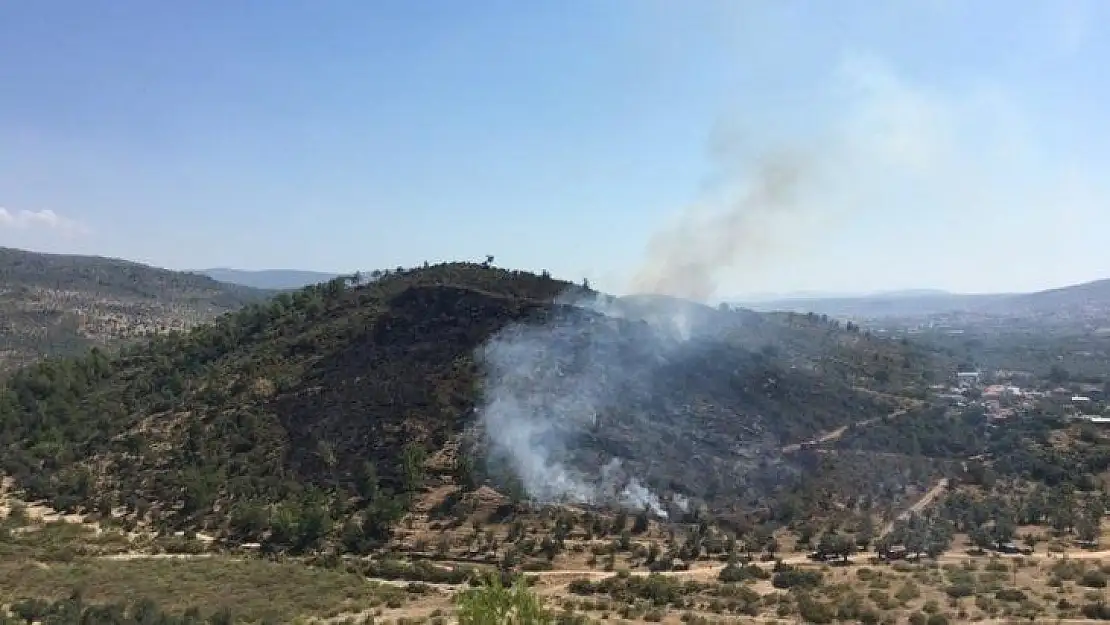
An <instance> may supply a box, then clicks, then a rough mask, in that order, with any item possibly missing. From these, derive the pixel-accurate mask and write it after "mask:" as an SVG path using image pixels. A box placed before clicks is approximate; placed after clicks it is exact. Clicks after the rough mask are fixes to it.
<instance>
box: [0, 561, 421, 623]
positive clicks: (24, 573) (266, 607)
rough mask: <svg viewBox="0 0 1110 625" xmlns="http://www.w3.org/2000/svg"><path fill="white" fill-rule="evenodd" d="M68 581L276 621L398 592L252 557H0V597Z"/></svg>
mask: <svg viewBox="0 0 1110 625" xmlns="http://www.w3.org/2000/svg"><path fill="white" fill-rule="evenodd" d="M74 588H79V589H81V591H82V593H83V595H84V597H85V598H86V600H88V601H91V602H98V603H107V602H116V601H124V600H131V599H134V598H137V597H145V598H148V599H151V600H153V601H154V602H155V603H157V604H158V605H159V606H160V607H161V608H162V609H163V610H167V611H172V612H177V611H184V610H186V609H188V608H190V607H197V608H200V609H201V610H202V611H203V612H205V613H212V612H216V611H220V610H224V609H226V610H229V611H230V612H232V613H233V614H235V615H236V616H237V617H240V618H245V619H248V620H252V621H259V620H263V619H269V620H278V621H281V622H288V621H290V620H292V619H293V618H295V617H298V616H321V617H329V616H334V615H336V614H340V613H342V612H358V611H362V610H367V609H370V608H372V607H375V606H378V605H381V604H383V603H386V602H391V603H394V604H396V602H397V601H404V597H405V592H404V591H403V590H402V589H400V588H395V587H391V586H384V585H375V584H371V583H369V582H367V581H366V579H365V578H363V577H361V576H359V575H356V574H352V573H344V572H342V571H330V570H324V569H316V568H311V567H307V566H305V565H304V564H300V563H281V562H270V561H265V560H258V559H243V560H234V559H230V558H226V557H215V558H205V559H198V560H173V559H155V560H152V559H145V560H126V561H110V560H99V559H93V558H79V559H76V560H73V561H71V562H54V563H43V562H38V561H34V560H25V559H24V560H18V561H11V560H8V559H4V560H2V561H0V603H11V602H13V601H17V600H19V599H24V598H31V597H40V598H51V599H57V598H62V597H65V596H67V595H68V594H69V593H70V592H71V590H72V589H74Z"/></svg>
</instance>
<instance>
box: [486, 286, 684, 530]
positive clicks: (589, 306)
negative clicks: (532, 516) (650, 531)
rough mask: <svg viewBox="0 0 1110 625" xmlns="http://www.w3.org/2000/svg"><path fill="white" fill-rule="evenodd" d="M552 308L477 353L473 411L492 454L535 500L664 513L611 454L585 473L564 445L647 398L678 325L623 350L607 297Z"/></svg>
mask: <svg viewBox="0 0 1110 625" xmlns="http://www.w3.org/2000/svg"><path fill="white" fill-rule="evenodd" d="M558 306H559V309H560V310H559V311H558V312H557V313H556V317H555V318H553V319H550V320H548V321H547V322H546V323H543V324H539V325H523V324H522V325H514V326H510V327H508V328H506V329H505V330H504V331H502V332H500V333H499V334H498V335H497V336H495V337H494V338H493V339H492V340H490V341H489V342H488V343H487V344H486V345H484V346H483V348H482V352H481V354H480V357H481V361H482V363H483V365H484V367H485V371H486V388H485V405H484V406H483V407H482V408H481V410H480V415H481V421H482V424H483V426H484V429H485V432H486V435H487V437H488V439H489V441H490V443H491V444H492V450H493V452H494V453H500V454H502V455H503V456H504V457H505V459H506V460H507V461H508V462H509V465H510V466H511V468H512V469H513V471H514V472H515V473H516V475H517V477H519V478H520V480H521V481H522V483H523V486H524V488H525V490H526V491H527V493H528V494H529V496H530V497H532V498H533V499H534V500H536V501H539V502H544V503H551V502H559V501H568V502H575V503H616V504H620V505H624V506H627V507H629V508H633V509H646V510H650V511H652V512H654V513H656V514H658V515H663V516H665V514H666V513H665V510H664V507H663V504H662V502H661V501H660V499H659V497H657V496H656V495H655V494H654V493H652V492H651V491H650V490H648V488H647V487H646V486H644V485H643V484H642V483H640V481H639V480H638V479H637V478H636V477H634V476H629V475H627V473H626V472H625V471H624V470H623V467H622V462H621V459H620V458H615V457H614V458H610V459H609V461H608V462H607V463H606V464H605V465H604V466H603V467H601V470H600V472H599V473H598V474H597V475H589V474H587V473H585V472H583V471H581V470H578V469H576V468H574V467H572V466H568V458H569V452H570V448H569V447H570V444H571V442H572V441H573V440H574V438H575V437H576V436H577V435H580V434H581V433H583V432H588V431H590V430H592V429H594V428H596V427H597V426H598V419H599V418H602V415H605V414H608V413H610V412H612V411H613V410H616V409H620V408H621V403H622V402H629V401H630V400H634V399H636V398H637V397H642V396H643V395H645V394H646V393H647V392H648V389H647V388H646V387H647V385H648V381H649V379H650V373H651V369H652V368H653V367H658V366H659V365H660V364H661V363H662V362H665V358H666V357H667V355H668V353H669V352H671V351H672V350H674V349H677V348H678V346H679V345H681V343H682V342H683V339H684V338H685V336H687V334H686V333H685V330H684V328H685V325H684V324H683V323H681V321H680V322H678V323H673V324H672V323H670V322H671V321H672V320H669V319H657V320H655V325H654V326H653V327H651V328H650V329H649V330H648V331H649V332H650V333H651V336H653V338H655V339H657V340H655V341H652V342H651V344H645V343H642V342H641V343H639V344H637V345H636V346H635V347H636V348H638V349H636V350H635V351H629V347H630V346H629V345H628V344H627V343H625V342H623V341H621V340H619V338H618V337H617V336H616V335H615V334H614V333H613V332H612V327H611V324H609V323H608V320H611V319H613V318H621V317H624V313H623V311H621V310H620V309H619V308H618V307H616V306H615V305H614V302H613V300H610V299H608V298H604V297H597V298H593V297H580V298H577V299H573V300H572V299H566V300H564V301H561V302H559V303H558ZM668 324H669V325H668Z"/></svg>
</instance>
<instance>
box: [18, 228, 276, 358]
mask: <svg viewBox="0 0 1110 625" xmlns="http://www.w3.org/2000/svg"><path fill="white" fill-rule="evenodd" d="M268 296H269V294H268V293H267V292H264V291H259V290H256V289H251V288H247V287H242V286H238V285H232V284H225V283H222V282H217V281H215V280H213V279H211V278H208V277H206V276H202V275H197V274H192V273H184V272H178V271H170V270H167V269H158V268H155V267H148V266H146V265H141V264H138V263H132V262H128V261H123V260H118V259H113V258H101V257H94V256H71V255H60V254H40V253H36V252H27V251H23V250H17V249H11V248H0V372H3V371H5V370H10V369H12V368H14V367H17V366H20V365H23V364H26V363H28V362H32V361H34V360H36V359H38V358H40V357H42V356H45V355H59V354H75V353H79V352H81V351H84V350H86V349H88V348H89V347H90V346H93V345H106V344H109V343H112V342H113V341H116V340H120V339H129V338H134V337H140V336H143V335H145V334H148V333H150V332H160V331H165V330H168V329H175V328H176V329H184V328H188V327H191V326H192V325H195V324H196V323H199V322H202V321H206V320H209V319H212V318H213V317H215V316H217V315H220V314H223V313H225V312H228V311H231V310H236V309H238V308H239V307H241V306H243V305H244V304H246V303H249V302H257V301H262V300H264V299H265V298H267V297H268Z"/></svg>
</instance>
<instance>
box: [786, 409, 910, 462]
mask: <svg viewBox="0 0 1110 625" xmlns="http://www.w3.org/2000/svg"><path fill="white" fill-rule="evenodd" d="M906 412H908V411H907V410H906V409H905V408H902V409H900V410H895V411H894V412H892V413H890V414H888V415H886V416H883V417H872V418H870V419H864V420H863V421H856V423H855V427H857V428H859V427H867V426H869V425H871V424H872V423H877V422H879V421H881V420H882V419H896V418H898V417H900V416H902V415H904V414H906ZM847 431H848V426H847V425H842V426H840V427H838V428H836V429H835V430H830V431H828V432H825V433H823V434H819V435H818V436H817V437H815V438H812V439H810V440H808V441H806V442H805V443H792V444H790V445H787V446H785V447H783V448H782V453H784V454H792V453H796V452H798V451H800V450H801V449H802V445H820V444H822V443H827V442H829V441H834V440H836V439H838V438H840V437H841V436H844V433H845V432H847Z"/></svg>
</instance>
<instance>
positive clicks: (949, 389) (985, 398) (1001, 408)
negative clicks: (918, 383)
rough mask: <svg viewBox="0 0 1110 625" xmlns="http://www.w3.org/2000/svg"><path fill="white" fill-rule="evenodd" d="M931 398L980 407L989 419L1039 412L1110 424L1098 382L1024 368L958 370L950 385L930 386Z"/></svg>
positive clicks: (993, 420) (959, 405)
mask: <svg viewBox="0 0 1110 625" xmlns="http://www.w3.org/2000/svg"><path fill="white" fill-rule="evenodd" d="M931 390H933V391H934V392H935V393H936V395H935V397H936V398H937V399H939V400H941V401H945V402H947V403H948V404H949V405H951V406H952V407H954V408H975V407H978V408H982V410H983V413H984V415H985V416H986V418H987V419H989V420H991V421H992V422H997V423H1004V422H1005V421H1006V420H1008V419H1012V418H1015V417H1020V416H1031V415H1042V416H1056V417H1063V418H1066V419H1069V420H1075V421H1087V422H1089V423H1093V424H1097V425H1110V414H1108V408H1110V404H1108V403H1107V397H1106V389H1105V387H1104V385H1102V384H1091V383H1069V384H1061V383H1054V382H1052V381H1050V380H1042V379H1038V378H1037V377H1036V376H1035V375H1033V374H1032V373H1029V372H1026V371H1009V370H997V371H992V372H989V373H984V372H981V371H958V372H957V373H956V374H955V376H954V379H953V380H952V383H951V384H937V385H934V386H933V387H932V389H931Z"/></svg>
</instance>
